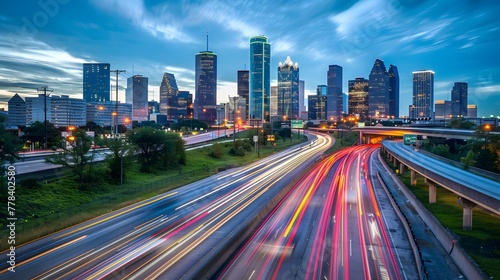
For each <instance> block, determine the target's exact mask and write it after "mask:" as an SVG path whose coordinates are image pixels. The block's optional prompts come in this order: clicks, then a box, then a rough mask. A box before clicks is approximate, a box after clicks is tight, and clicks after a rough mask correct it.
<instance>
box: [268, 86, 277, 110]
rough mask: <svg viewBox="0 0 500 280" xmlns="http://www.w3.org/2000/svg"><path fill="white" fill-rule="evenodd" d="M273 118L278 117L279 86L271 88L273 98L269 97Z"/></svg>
mask: <svg viewBox="0 0 500 280" xmlns="http://www.w3.org/2000/svg"><path fill="white" fill-rule="evenodd" d="M269 103H270V107H269V109H270V111H271V116H272V117H273V116H277V115H278V86H271V96H270V97H269Z"/></svg>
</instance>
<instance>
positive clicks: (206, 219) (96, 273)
mask: <svg viewBox="0 0 500 280" xmlns="http://www.w3.org/2000/svg"><path fill="white" fill-rule="evenodd" d="M330 143H331V138H328V137H324V136H323V135H321V134H319V135H318V141H317V143H315V145H312V144H307V145H303V146H302V147H300V148H296V149H294V150H293V151H291V152H288V153H283V154H277V155H273V156H270V157H268V158H267V159H266V160H264V161H261V162H259V163H258V164H255V165H250V166H249V167H248V168H244V169H239V170H238V171H236V172H230V173H228V174H226V175H224V176H222V177H221V178H219V179H223V177H225V176H230V177H234V176H237V179H232V182H231V183H225V184H221V185H220V186H218V187H217V188H214V189H213V191H220V190H222V189H223V188H227V187H228V186H229V185H231V184H232V185H233V186H235V184H238V183H240V184H241V182H242V181H244V180H245V179H247V180H249V179H251V178H252V177H255V178H253V179H251V181H249V182H248V183H243V184H241V186H235V187H234V190H231V191H229V192H228V193H226V194H224V195H222V196H220V197H218V198H215V199H211V201H210V202H208V201H207V203H203V205H201V206H199V205H198V204H200V203H199V202H200V201H201V200H202V199H203V198H207V197H209V196H210V195H212V196H214V195H216V194H215V193H210V194H208V195H205V196H204V197H200V198H197V199H196V201H190V202H189V203H188V204H189V205H196V208H195V209H194V211H193V212H191V213H189V214H188V216H191V217H190V218H187V220H186V218H182V217H183V216H184V215H185V214H181V216H178V215H175V216H173V215H171V214H169V216H170V217H169V218H166V217H163V216H162V215H159V216H156V217H155V218H153V219H150V220H149V221H146V222H143V223H142V224H141V225H138V226H135V227H134V229H133V230H132V231H131V232H129V233H127V234H126V235H123V236H120V237H118V238H116V239H114V240H112V241H111V242H110V243H109V244H105V245H104V246H102V247H101V248H99V249H92V250H89V251H87V252H85V253H82V254H80V255H79V256H76V257H74V258H72V259H71V260H68V261H65V262H63V263H60V264H57V266H55V267H53V268H51V269H50V270H47V271H45V272H44V273H43V274H40V275H38V276H36V277H35V279H53V278H68V277H71V278H75V276H74V275H72V274H74V273H78V274H80V275H79V276H78V277H77V279H80V278H83V277H85V278H101V277H106V276H107V275H110V274H112V273H116V272H118V271H119V270H120V268H122V267H124V266H126V265H127V264H128V263H130V262H132V261H134V259H137V258H138V257H140V256H141V255H145V254H146V253H147V252H150V251H152V250H154V249H157V248H159V247H160V246H165V245H161V244H162V243H165V241H166V240H168V241H169V243H170V244H171V245H169V246H168V247H169V248H170V249H169V250H167V251H166V252H165V254H164V255H165V256H170V255H172V254H173V253H174V251H177V250H181V251H179V252H178V253H176V254H175V255H173V257H172V258H171V261H170V262H171V265H173V264H175V263H176V262H178V260H180V259H182V258H183V257H184V256H185V255H186V254H188V253H189V252H190V251H191V250H192V249H193V248H194V247H195V246H191V245H190V246H186V243H187V242H188V241H189V242H190V243H191V244H192V243H193V242H197V241H199V243H201V242H203V240H205V239H206V238H208V236H210V234H208V232H213V231H215V230H216V228H219V227H222V226H223V225H224V224H225V223H227V221H229V220H230V219H232V218H233V217H234V216H235V215H237V214H238V213H240V212H241V211H242V210H243V209H245V207H247V206H248V205H249V204H250V203H252V202H253V201H255V200H256V199H257V198H258V197H259V196H262V194H264V193H265V192H266V191H267V190H268V189H269V188H270V187H271V186H272V185H273V184H275V183H276V182H278V181H280V180H281V179H282V178H283V177H284V176H286V174H287V173H288V172H290V171H291V170H293V169H295V168H296V166H297V164H300V163H302V162H303V160H304V159H309V158H311V156H313V155H314V154H316V153H318V151H320V150H322V149H324V147H325V146H326V145H329V144H330ZM252 168H253V169H255V168H265V169H267V170H266V171H265V172H263V173H261V172H259V171H258V170H253V169H252ZM241 170H243V171H241ZM245 170H247V171H245ZM245 172H247V173H248V172H250V173H248V174H245ZM258 173H261V174H260V175H258ZM240 178H241V179H240ZM180 191H182V189H180ZM175 194H178V193H177V192H173V193H169V194H166V195H164V196H161V197H158V198H155V199H152V200H149V201H147V202H144V203H140V204H137V205H136V206H133V207H131V208H126V209H124V210H122V211H120V212H118V213H116V214H112V215H110V216H107V217H106V216H104V217H103V219H101V220H97V221H95V222H92V223H90V224H87V225H84V226H82V227H80V228H78V229H75V230H72V231H69V232H67V233H64V234H61V235H59V236H56V237H55V239H59V238H62V237H67V236H70V235H73V234H76V233H78V232H82V231H84V230H88V229H90V228H93V227H95V226H97V225H102V224H103V223H104V222H108V221H111V220H113V219H115V218H117V217H120V216H122V215H124V214H127V213H129V212H131V211H135V210H138V209H139V208H141V207H144V206H146V205H149V204H152V203H155V202H157V201H160V200H162V199H165V198H167V197H169V196H173V195H175ZM233 200H235V202H232V201H233ZM230 203H231V204H230ZM229 204H230V205H229ZM239 205H241V206H239ZM181 206H182V207H185V206H186V205H184V206H183V205H181ZM235 207H237V208H236V210H237V213H234V214H233V213H230V214H229V213H228V211H234V210H231V209H235ZM177 210H180V208H178V209H177ZM183 210H185V209H183ZM190 211H191V210H190ZM184 212H186V211H184ZM180 213H182V212H179V213H178V214H180ZM214 215H215V216H214ZM225 215H226V216H225ZM212 216H214V217H212ZM179 217H181V219H182V220H183V222H181V223H180V224H177V226H175V227H173V228H172V226H171V225H170V223H171V222H172V221H174V220H176V219H179ZM217 219H219V220H220V221H218V220H217ZM217 221H218V222H217ZM296 222H297V225H298V224H300V216H299V217H297V218H296ZM167 223H168V224H169V225H168V230H167V228H162V227H165V226H164V225H165V224H167ZM174 223H177V221H176V222H174ZM114 225H116V224H114ZM209 227H210V228H209ZM292 228H293V226H292ZM155 229H159V231H157V232H156V233H154V234H152V235H151V234H150V232H151V231H153V230H155ZM206 229H207V232H205V233H203V231H204V230H206ZM186 230H190V231H189V233H188V234H187V235H186V234H184V235H183V236H182V237H181V238H178V237H177V236H174V235H176V234H177V235H179V233H181V232H184V231H186ZM94 233H95V232H92V234H94ZM292 233H293V230H292V231H291V233H290V234H291V236H290V242H291V240H292V239H293V237H292ZM200 234H201V236H199V235H200ZM197 236H199V237H198V238H196V239H194V240H193V238H195V237H197ZM200 238H201V239H200ZM86 243H87V242H86ZM183 246H184V247H185V248H181V247H183ZM56 248H57V249H59V247H56ZM167 249H168V248H167ZM65 250H66V249H65ZM50 252H52V251H47V253H44V254H43V255H45V254H48V253H50ZM43 255H39V256H37V257H36V258H38V257H41V256H43ZM165 256H159V259H164V258H165ZM36 258H35V259H36ZM148 259H149V257H148ZM154 259H155V258H152V259H151V260H154ZM32 260H34V259H29V260H27V261H32ZM98 260H101V261H98ZM174 260H175V261H174ZM97 262H98V263H97ZM149 262H150V261H149ZM149 262H147V263H146V264H148V263H149ZM96 263H97V265H96ZM171 265H170V266H168V267H166V266H164V265H162V266H161V267H159V268H157V267H155V269H156V270H155V271H156V275H157V276H159V275H161V274H162V273H164V272H165V271H167V270H168V268H170V267H171ZM162 267H163V268H162ZM88 268H90V269H88ZM82 269H87V270H86V271H85V270H83V273H82ZM158 269H160V270H158ZM141 271H142V272H141ZM141 271H138V270H136V271H134V272H135V275H138V273H142V274H141V275H144V273H145V272H144V271H148V270H147V269H145V268H144V267H142V269H141ZM134 272H133V273H134Z"/></svg>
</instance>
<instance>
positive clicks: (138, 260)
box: [0, 135, 332, 279]
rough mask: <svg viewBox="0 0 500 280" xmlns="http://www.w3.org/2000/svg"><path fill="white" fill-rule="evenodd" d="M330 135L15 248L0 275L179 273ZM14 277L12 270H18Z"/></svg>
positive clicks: (188, 272)
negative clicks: (12, 265)
mask: <svg viewBox="0 0 500 280" xmlns="http://www.w3.org/2000/svg"><path fill="white" fill-rule="evenodd" d="M331 144H332V139H331V138H330V137H329V136H323V135H317V139H316V140H314V141H311V142H308V143H307V144H302V145H301V146H300V147H296V148H294V149H291V150H287V151H284V152H281V153H278V154H275V155H273V156H270V157H268V158H266V159H263V160H261V161H259V162H256V163H254V164H251V165H248V166H246V167H243V168H238V169H234V170H229V171H226V172H222V173H219V174H218V175H216V176H212V177H209V178H206V179H204V180H201V181H198V182H195V183H193V184H189V185H187V186H185V187H182V188H179V189H177V190H175V191H171V192H168V193H164V194H161V195H159V196H157V197H154V198H151V199H148V200H146V201H143V202H140V203H138V204H134V205H132V206H129V207H126V208H124V209H121V210H119V211H114V212H110V213H109V214H107V215H104V216H101V217H99V218H96V219H93V220H91V221H88V222H85V223H82V224H80V225H77V226H74V227H71V228H68V229H66V230H63V231H60V232H57V233H55V234H52V235H49V236H47V237H44V238H41V239H39V240H36V241H34V242H32V243H29V244H26V245H24V246H21V247H17V248H16V267H15V271H16V272H15V274H13V272H9V271H7V264H6V263H5V262H2V264H0V268H1V269H2V270H1V271H0V279H97V278H107V277H108V278H115V277H116V278H120V279H121V278H129V279H153V278H162V279H180V278H182V277H186V278H191V276H192V275H197V274H198V273H199V270H200V269H202V268H203V265H202V264H201V260H203V259H204V258H205V257H206V256H208V255H210V253H213V252H212V250H213V248H216V247H217V246H218V245H219V244H220V243H221V242H223V240H224V238H226V237H227V236H229V235H231V234H235V232H236V231H237V230H238V228H240V227H241V226H242V225H243V224H245V223H246V222H248V220H249V218H251V217H253V216H255V214H256V213H259V211H261V209H263V208H265V205H267V204H268V202H269V200H270V199H272V198H273V197H274V196H275V195H276V194H277V193H278V192H279V191H280V190H281V189H282V188H283V187H284V186H285V185H287V184H288V183H290V182H291V181H292V179H293V178H294V177H295V176H297V174H299V173H300V172H301V170H302V169H304V168H305V167H307V166H310V165H312V164H313V163H314V161H315V160H317V159H318V157H319V155H321V154H322V153H323V152H324V151H325V150H326V149H327V148H328V147H329V146H331ZM12 277H14V278H12Z"/></svg>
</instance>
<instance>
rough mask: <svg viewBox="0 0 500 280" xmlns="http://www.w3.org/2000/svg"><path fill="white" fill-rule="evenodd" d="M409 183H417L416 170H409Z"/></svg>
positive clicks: (414, 184) (413, 184)
mask: <svg viewBox="0 0 500 280" xmlns="http://www.w3.org/2000/svg"><path fill="white" fill-rule="evenodd" d="M410 185H412V186H416V185H417V172H415V170H411V172H410Z"/></svg>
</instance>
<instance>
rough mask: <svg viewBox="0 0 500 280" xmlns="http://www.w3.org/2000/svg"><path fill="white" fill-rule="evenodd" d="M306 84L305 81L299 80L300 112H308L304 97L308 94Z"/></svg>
mask: <svg viewBox="0 0 500 280" xmlns="http://www.w3.org/2000/svg"><path fill="white" fill-rule="evenodd" d="M305 91H306V82H305V81H303V80H299V112H300V113H302V112H305V111H306V105H305V104H304V97H305V94H306V92H305Z"/></svg>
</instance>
